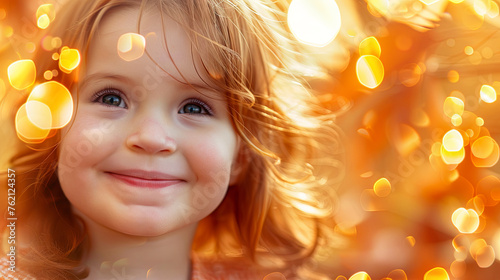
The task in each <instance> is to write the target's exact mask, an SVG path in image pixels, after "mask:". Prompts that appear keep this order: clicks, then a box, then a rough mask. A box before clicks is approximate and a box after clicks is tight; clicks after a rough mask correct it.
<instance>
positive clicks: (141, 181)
mask: <svg viewBox="0 0 500 280" xmlns="http://www.w3.org/2000/svg"><path fill="white" fill-rule="evenodd" d="M106 173H107V174H109V175H110V176H111V177H113V178H115V179H118V180H120V181H122V182H124V183H126V184H128V185H131V186H134V187H143V188H165V187H168V186H172V185H176V184H179V183H182V182H185V180H182V179H179V178H176V177H175V176H171V175H169V174H165V173H161V172H154V171H153V172H151V171H143V170H120V171H113V172H106Z"/></svg>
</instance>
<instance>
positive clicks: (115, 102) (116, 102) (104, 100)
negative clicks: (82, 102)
mask: <svg viewBox="0 0 500 280" xmlns="http://www.w3.org/2000/svg"><path fill="white" fill-rule="evenodd" d="M122 95H123V93H121V92H120V91H118V90H116V89H105V90H102V91H100V92H97V93H96V94H95V95H94V98H93V101H94V102H97V103H101V104H103V105H105V106H111V107H120V108H127V105H126V104H125V101H124V100H123V98H122Z"/></svg>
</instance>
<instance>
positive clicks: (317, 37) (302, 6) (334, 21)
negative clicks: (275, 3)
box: [288, 0, 341, 47]
mask: <svg viewBox="0 0 500 280" xmlns="http://www.w3.org/2000/svg"><path fill="white" fill-rule="evenodd" d="M288 26H289V27H290V30H291V31H292V34H293V35H294V36H295V37H296V38H297V39H298V40H299V41H301V42H303V43H305V44H308V45H312V46H316V47H323V46H326V45H328V44H329V43H330V42H331V41H333V39H335V37H336V36H337V34H338V33H339V31H340V26H341V18H340V10H339V7H338V6H337V3H336V2H335V0H293V1H292V3H291V4H290V7H289V8H288Z"/></svg>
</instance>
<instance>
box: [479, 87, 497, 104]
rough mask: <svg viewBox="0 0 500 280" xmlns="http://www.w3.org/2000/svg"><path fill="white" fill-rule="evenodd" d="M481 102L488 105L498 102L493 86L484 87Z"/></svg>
mask: <svg viewBox="0 0 500 280" xmlns="http://www.w3.org/2000/svg"><path fill="white" fill-rule="evenodd" d="M480 96H481V100H482V101H484V102H486V103H493V102H495V101H496V100H497V92H496V91H495V89H494V88H493V87H492V86H489V85H483V86H482V87H481V91H480Z"/></svg>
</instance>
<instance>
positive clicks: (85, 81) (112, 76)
mask: <svg viewBox="0 0 500 280" xmlns="http://www.w3.org/2000/svg"><path fill="white" fill-rule="evenodd" d="M104 79H111V80H116V81H119V82H124V83H131V81H130V79H128V78H127V77H124V76H121V75H115V74H111V73H94V74H90V75H87V76H85V78H83V80H82V81H81V82H80V86H81V87H83V86H85V85H87V84H88V83H89V82H91V81H93V80H104Z"/></svg>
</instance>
